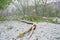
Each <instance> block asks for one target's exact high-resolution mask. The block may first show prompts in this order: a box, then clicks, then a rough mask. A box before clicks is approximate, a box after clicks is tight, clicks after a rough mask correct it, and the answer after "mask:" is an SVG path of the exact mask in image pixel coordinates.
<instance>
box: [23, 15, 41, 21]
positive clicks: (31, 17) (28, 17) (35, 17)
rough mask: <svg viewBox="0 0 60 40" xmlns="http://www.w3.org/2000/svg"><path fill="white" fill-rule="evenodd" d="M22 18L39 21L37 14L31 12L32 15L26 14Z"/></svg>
mask: <svg viewBox="0 0 60 40" xmlns="http://www.w3.org/2000/svg"><path fill="white" fill-rule="evenodd" d="M22 19H23V20H24V19H25V20H28V21H33V22H39V21H40V16H37V15H35V14H33V15H31V16H30V15H28V16H24V17H22Z"/></svg>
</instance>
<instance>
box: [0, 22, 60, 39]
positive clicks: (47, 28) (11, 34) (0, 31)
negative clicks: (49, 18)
mask: <svg viewBox="0 0 60 40" xmlns="http://www.w3.org/2000/svg"><path fill="white" fill-rule="evenodd" d="M31 26H32V25H29V24H26V23H22V22H20V21H3V22H1V21H0V40H15V39H16V36H17V35H18V34H19V33H22V32H24V31H26V30H28V29H29V28H30V27H31ZM37 39H38V40H60V24H53V23H47V22H39V23H38V24H37V28H36V30H35V31H34V32H33V35H32V36H31V38H30V39H29V40H37ZM16 40H28V35H27V34H26V35H25V36H24V37H23V38H19V39H16Z"/></svg>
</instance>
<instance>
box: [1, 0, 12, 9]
mask: <svg viewBox="0 0 60 40" xmlns="http://www.w3.org/2000/svg"><path fill="white" fill-rule="evenodd" d="M11 2H12V0H0V10H1V9H4V8H6V7H7V6H8V5H9V4H10V3H11Z"/></svg>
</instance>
